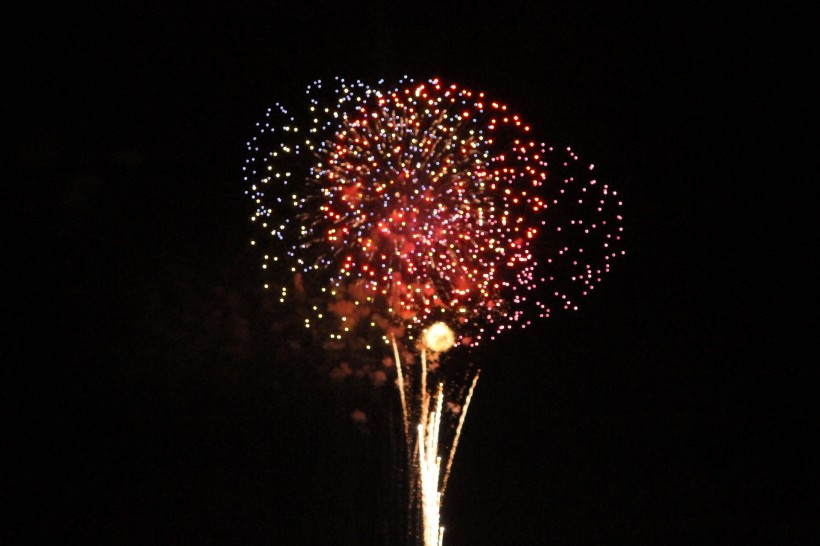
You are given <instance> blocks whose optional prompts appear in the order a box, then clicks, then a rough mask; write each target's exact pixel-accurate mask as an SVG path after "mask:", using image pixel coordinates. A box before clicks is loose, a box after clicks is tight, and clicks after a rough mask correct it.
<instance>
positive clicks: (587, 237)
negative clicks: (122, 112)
mask: <svg viewBox="0 0 820 546" xmlns="http://www.w3.org/2000/svg"><path fill="white" fill-rule="evenodd" d="M307 97H308V100H307V109H306V111H305V112H301V115H300V116H298V117H297V116H296V115H295V114H294V115H292V114H291V113H290V112H289V111H288V110H286V109H285V108H284V107H282V106H278V105H277V107H276V108H274V109H271V110H269V111H268V114H267V116H266V119H265V121H264V122H261V123H260V124H259V133H258V134H257V135H256V136H255V137H254V138H253V139H252V140H251V141H250V142H249V143H248V148H249V151H250V152H251V156H250V157H249V158H248V160H247V161H246V165H245V171H246V175H245V176H246V180H247V181H248V183H249V184H250V189H249V190H248V194H249V195H250V196H251V197H252V198H253V199H254V201H255V203H256V205H257V208H256V211H255V213H254V215H253V217H252V220H253V221H254V222H256V223H257V224H259V225H260V226H261V227H262V229H263V234H264V236H265V239H266V240H265V241H261V240H260V243H268V244H267V245H266V247H265V248H266V249H267V250H269V252H268V253H267V254H265V261H264V263H263V268H265V269H270V270H282V269H284V271H285V273H286V274H289V275H291V276H293V277H294V278H295V279H296V282H295V283H292V286H291V288H290V290H291V292H292V291H293V290H304V289H305V287H309V289H311V290H313V291H317V292H318V291H324V293H325V294H326V295H327V296H328V298H329V301H331V305H330V307H329V309H330V311H331V313H330V317H332V318H335V319H340V320H339V322H340V324H339V328H338V329H337V330H335V331H334V333H333V334H331V336H332V337H334V338H336V337H338V338H341V337H342V336H343V335H344V334H345V333H346V332H350V331H351V330H352V329H353V328H355V327H356V326H358V325H359V323H360V322H361V323H366V324H368V325H369V326H370V327H371V328H374V329H375V330H376V331H378V332H379V335H382V336H383V339H384V341H385V342H387V341H388V332H387V330H389V329H390V328H398V329H401V331H402V333H403V334H406V336H407V337H408V338H409V339H411V340H412V339H413V338H414V337H415V336H417V333H420V332H421V331H423V330H424V329H425V328H426V327H427V326H429V325H430V324H432V323H434V322H437V321H443V322H445V323H447V324H448V325H450V326H451V327H452V328H453V330H454V331H455V341H456V343H457V344H459V345H468V346H475V345H477V344H479V343H480V342H482V341H484V340H486V339H493V338H494V337H495V336H496V335H497V334H498V333H499V332H502V331H503V330H505V329H510V328H513V327H515V326H520V327H526V326H527V325H529V324H530V322H531V320H532V319H533V318H534V317H538V316H540V317H546V316H549V315H550V314H551V313H552V312H553V311H555V310H556V309H577V306H578V300H579V299H580V298H581V297H582V296H584V295H586V294H588V293H589V292H590V291H592V290H593V289H594V288H595V286H596V285H597V283H598V282H599V281H600V280H601V277H602V276H603V275H604V274H605V273H606V272H608V271H609V269H610V263H611V261H612V259H613V258H615V257H617V256H618V255H619V254H621V253H622V251H620V250H619V246H620V244H619V243H620V238H621V231H622V227H621V222H620V221H621V216H620V213H619V210H618V209H619V207H620V205H621V203H620V201H619V200H618V197H617V194H616V193H615V192H614V191H611V190H610V188H609V187H608V186H607V184H605V183H601V182H598V181H597V180H596V179H595V178H594V176H593V166H592V165H590V164H583V163H581V161H580V159H579V157H578V156H577V155H576V154H575V153H574V152H573V151H572V150H571V149H569V148H561V149H556V148H553V147H551V146H548V145H546V144H544V143H542V142H539V141H537V140H536V138H535V137H534V136H533V134H532V131H531V128H530V126H529V125H528V124H527V123H526V122H525V121H524V120H523V119H522V118H521V116H519V115H517V114H515V113H513V112H512V111H511V110H510V109H509V108H508V107H507V106H506V105H504V104H502V103H499V102H498V101H495V100H493V99H491V98H490V97H488V96H486V95H485V93H481V92H473V91H470V90H468V89H465V88H463V87H460V86H457V85H448V84H445V83H443V82H442V81H440V80H438V79H431V80H428V81H424V82H414V81H412V80H410V79H404V80H402V81H401V82H399V84H398V85H397V86H396V87H393V88H382V87H381V86H376V87H370V86H367V85H365V84H363V83H361V82H354V83H348V82H346V81H345V80H342V79H336V80H335V81H333V82H331V84H330V88H328V85H327V84H323V83H322V82H314V83H313V84H312V85H311V86H309V87H308V89H307ZM253 244H256V241H254V242H253ZM260 246H261V245H260ZM280 278H281V277H280ZM266 287H268V288H273V289H274V290H276V291H277V292H278V294H277V295H278V296H279V299H280V300H282V301H283V302H286V301H287V299H288V297H289V292H288V289H289V287H288V286H287V284H284V283H283V284H281V285H275V284H274V283H269V284H267V285H266ZM374 315H375V316H374ZM325 318H328V309H322V308H321V307H320V306H317V309H316V315H315V319H314V320H321V319H325ZM362 319H366V320H362ZM306 326H310V320H309V319H308V320H307V321H306Z"/></svg>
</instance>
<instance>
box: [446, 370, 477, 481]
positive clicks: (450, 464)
mask: <svg viewBox="0 0 820 546" xmlns="http://www.w3.org/2000/svg"><path fill="white" fill-rule="evenodd" d="M480 374H481V370H478V371H477V372H476V374H475V377H474V378H473V383H472V385H470V390H469V391H467V399H466V400H465V401H464V407H463V408H462V409H461V416H460V417H459V419H458V426H457V427H456V437H455V438H454V439H453V447H452V448H450V458H449V459H448V460H447V466H446V467H445V469H444V479H443V480H442V484H441V495H442V496H444V491H446V490H447V480H449V479H450V469H452V468H453V459H454V458H455V456H456V448H458V439H459V438H461V427H463V426H464V420H465V419H467V410H468V409H469V408H470V400H472V399H473V391H475V385H476V383H478V376H479V375H480Z"/></svg>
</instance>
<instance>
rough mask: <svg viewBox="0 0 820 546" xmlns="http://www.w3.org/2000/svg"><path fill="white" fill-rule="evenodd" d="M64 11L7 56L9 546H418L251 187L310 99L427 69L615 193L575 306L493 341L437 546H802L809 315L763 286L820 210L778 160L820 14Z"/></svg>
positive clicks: (364, 395) (381, 410)
mask: <svg viewBox="0 0 820 546" xmlns="http://www.w3.org/2000/svg"><path fill="white" fill-rule="evenodd" d="M54 4H55V5H53V6H52V5H49V3H47V2H41V3H32V5H29V6H28V7H26V8H12V9H11V11H10V13H9V14H8V15H7V21H6V23H7V24H10V26H11V28H10V30H9V31H8V32H7V33H5V35H6V38H5V40H4V41H5V42H6V46H7V47H6V48H5V49H6V55H5V57H6V60H5V61H4V72H5V73H6V76H5V78H4V79H5V80H6V85H5V87H7V91H10V94H8V95H7V96H6V98H4V99H3V101H2V108H3V111H2V112H3V120H4V125H6V126H7V131H6V132H7V133H8V134H10V135H12V138H11V139H9V140H7V143H6V146H5V148H6V152H7V153H9V152H10V153H11V155H12V162H11V164H10V165H11V167H10V170H9V171H7V172H8V173H10V175H11V176H10V177H9V179H7V181H6V183H5V184H4V195H6V197H5V198H4V201H5V204H6V206H7V207H8V208H9V210H10V211H11V214H10V215H4V216H5V218H6V224H7V225H6V227H5V229H4V231H5V234H6V236H7V237H8V240H9V242H8V243H6V245H5V246H6V247H7V249H9V252H7V255H13V256H16V257H15V258H14V259H13V260H10V261H9V262H8V263H7V264H6V267H5V268H4V269H5V274H6V275H8V277H9V279H8V280H7V283H6V300H7V305H6V308H7V309H8V310H12V312H11V313H10V315H11V317H12V321H13V322H14V325H13V327H12V329H10V330H8V332H9V334H10V336H9V340H8V341H7V342H6V343H5V344H4V345H5V350H4V351H3V353H2V354H3V360H4V364H3V367H4V369H5V374H4V375H5V376H6V377H5V380H4V381H3V388H4V390H5V391H6V395H5V396H4V404H3V405H4V407H5V409H4V410H3V411H4V413H5V416H4V421H5V424H6V427H7V428H8V429H10V430H9V434H7V435H6V440H5V441H4V443H5V444H6V446H5V448H6V450H7V451H8V452H9V453H10V459H9V460H10V461H11V463H10V464H8V465H4V466H5V468H4V473H5V477H4V485H3V491H4V495H3V496H4V497H5V499H4V500H5V502H4V505H5V507H4V513H7V514H10V515H11V517H8V518H5V517H4V519H5V520H6V522H7V523H6V524H4V525H3V526H2V527H1V528H0V536H2V537H3V540H2V541H3V542H4V543H7V544H21V543H68V542H76V541H83V542H85V543H88V544H120V543H127V544H132V543H133V544H193V543H199V544H203V543H204V544H327V545H336V544H341V545H347V544H396V543H397V542H396V538H395V528H394V526H393V525H394V523H395V514H394V513H392V512H391V508H390V503H389V501H388V499H387V498H386V497H385V495H386V493H385V491H387V490H388V489H389V488H388V487H387V486H386V485H385V477H386V476H389V475H390V472H391V469H390V460H389V439H388V436H389V434H388V433H387V432H386V431H387V430H389V426H390V423H389V416H388V414H389V413H390V412H389V411H387V410H386V408H388V406H389V405H390V404H391V403H392V404H394V403H395V398H394V397H395V392H394V391H391V390H390V388H389V387H382V388H381V389H379V388H376V387H373V386H372V385H368V384H367V382H366V381H356V380H349V381H344V382H339V381H334V380H332V379H331V378H330V375H329V373H328V367H327V366H325V365H323V364H322V358H321V356H320V355H319V356H317V353H316V350H315V348H313V349H311V348H304V347H300V346H299V344H300V342H301V341H303V338H300V337H299V336H294V335H292V334H291V333H290V331H289V330H288V329H287V326H283V319H282V317H281V316H277V314H276V311H275V308H274V307H273V306H272V305H270V302H269V301H267V300H266V296H265V294H264V293H263V291H262V290H261V284H262V277H261V275H260V270H259V256H258V255H257V254H256V253H254V252H253V251H252V250H251V249H250V248H249V246H248V244H247V243H248V241H249V239H250V238H251V236H252V235H253V233H254V231H253V229H252V225H251V223H250V222H249V221H248V218H249V216H250V215H251V214H252V211H253V208H252V204H251V203H250V202H249V201H250V200H249V199H247V197H246V196H245V195H244V190H245V189H246V188H245V186H244V183H243V181H242V172H241V167H242V164H243V162H244V160H245V157H246V150H245V142H246V141H247V139H248V138H249V137H250V136H252V134H253V132H254V124H255V122H256V121H258V120H259V119H260V118H261V116H262V115H263V113H264V111H265V109H266V108H268V107H269V106H272V105H273V103H274V102H277V101H278V102H283V103H285V104H294V105H295V104H296V102H297V101H299V100H302V97H303V95H304V87H305V85H306V84H307V83H309V82H311V81H312V80H314V79H317V78H328V77H333V76H336V75H340V76H344V77H346V78H361V79H363V80H365V81H368V82H375V81H376V80H378V79H380V78H385V79H387V80H388V81H389V80H391V79H393V80H395V79H397V78H398V77H400V76H402V75H404V74H408V75H411V76H414V77H416V78H420V79H421V78H427V77H431V76H439V77H441V78H443V79H445V80H446V81H455V82H458V83H461V84H463V85H466V86H468V87H471V88H473V89H480V90H485V91H488V92H489V93H492V95H494V96H496V97H499V98H501V99H503V100H504V101H505V102H506V103H507V104H509V105H510V106H511V107H512V108H514V109H515V110H516V111H518V112H521V113H523V114H524V115H525V116H526V118H527V119H528V120H529V121H530V122H531V123H532V125H533V127H534V128H535V131H536V132H537V133H538V134H539V136H541V137H542V138H543V139H545V140H548V141H550V142H556V143H561V144H564V145H571V146H573V149H575V150H577V151H578V152H579V153H580V154H581V157H582V159H584V160H588V161H591V162H594V163H595V164H596V170H597V172H598V176H599V177H601V178H602V179H604V178H605V179H606V180H607V182H609V183H610V184H611V185H612V186H613V187H615V188H618V189H619V190H620V191H621V195H622V197H623V200H624V202H625V205H624V206H625V213H624V216H625V222H624V225H625V240H626V244H625V248H626V250H627V256H626V258H625V259H623V260H620V261H619V262H617V263H616V264H615V266H614V268H613V273H612V274H611V275H609V276H608V277H607V278H605V279H604V282H603V283H602V284H601V286H600V287H599V289H598V290H597V291H596V292H595V293H594V294H593V295H592V296H591V297H589V298H588V299H587V300H586V301H585V302H584V304H583V306H582V308H581V310H580V311H579V312H577V313H575V314H571V315H570V314H567V315H561V314H558V315H556V316H554V317H552V318H550V319H549V320H546V321H543V322H541V323H539V324H538V325H537V326H536V327H534V328H532V329H528V330H524V331H519V332H514V333H511V334H508V335H505V336H503V337H502V338H501V339H499V340H498V341H497V342H495V343H493V344H490V345H488V346H487V347H486V350H485V351H484V352H483V353H482V354H481V356H480V361H481V367H482V379H481V381H480V382H479V386H478V389H477V392H476V396H475V399H474V401H473V406H472V407H471V410H470V417H469V419H467V423H466V426H465V430H464V436H463V439H462V444H461V446H460V449H459V452H458V455H457V457H456V463H455V466H454V473H453V476H452V480H451V482H450V485H449V487H448V491H447V496H446V498H445V505H444V511H443V517H444V524H445V526H446V529H447V531H446V533H445V544H448V545H452V546H457V545H462V544H464V545H466V544H471V545H477V544H547V543H551V544H729V543H737V542H740V541H741V540H742V539H743V538H746V537H756V538H758V539H761V540H763V542H768V543H779V544H802V543H808V542H810V541H809V540H808V537H809V536H810V533H811V525H813V521H812V520H813V519H816V511H815V510H814V509H813V508H811V504H810V503H807V502H806V500H807V498H808V497H810V496H814V497H815V500H816V493H812V492H811V486H810V483H811V480H810V479H809V478H810V476H811V475H812V473H811V472H810V470H809V469H810V464H809V462H810V458H811V457H810V454H809V453H808V451H807V450H805V449H801V446H803V445H809V444H810V443H811V442H810V438H811V437H812V436H816V432H815V431H816V428H817V426H816V419H815V418H813V417H811V416H812V411H810V410H811V408H814V409H816V406H817V402H816V400H815V399H813V398H812V397H811V396H810V393H811V392H812V389H813V387H812V386H811V385H812V383H813V381H814V379H815V375H816V373H815V372H814V370H813V366H812V365H811V360H810V359H806V358H804V357H803V356H802V355H801V354H800V350H799V348H798V347H797V345H798V343H799V340H800V339H801V338H802V339H814V338H816V329H815V328H812V327H811V326H810V324H811V322H809V323H805V322H802V321H797V320H796V319H795V318H794V317H793V318H792V319H791V322H789V323H788V324H785V323H784V322H783V321H781V319H780V318H779V317H780V316H784V317H785V316H787V315H789V313H786V311H787V310H788V308H789V306H790V305H792V303H793V301H792V300H789V297H788V296H787V295H786V294H785V293H784V294H780V295H777V294H776V288H775V287H776V286H778V285H782V283H783V282H784V280H783V279H784V278H783V277H782V276H781V273H783V272H782V271H777V270H775V268H774V267H773V266H772V264H773V263H782V262H780V257H778V256H777V253H778V252H782V253H800V255H801V256H804V257H808V256H810V255H811V252H809V251H808V249H809V248H810V249H812V250H813V249H814V248H815V247H814V245H815V244H816V237H815V239H814V240H813V241H812V246H810V247H807V248H803V247H800V248H796V249H792V250H788V246H785V247H783V246H780V240H778V237H777V236H776V235H775V232H776V230H777V229H778V228H779V226H781V225H782V224H787V226H786V228H785V229H788V230H794V231H795V232H796V231H800V230H801V229H802V224H801V222H803V220H802V219H800V218H799V217H798V216H797V215H795V214H794V213H793V210H792V209H791V208H789V205H788V204H786V203H785V202H784V201H782V200H781V198H780V197H778V195H783V194H785V193H787V192H788V191H787V189H786V188H785V187H784V184H786V182H785V181H784V180H783V178H784V177H783V176H782V175H784V174H785V170H784V168H783V167H780V166H778V161H780V159H781V158H783V157H784V155H782V154H780V150H783V149H785V148H786V144H785V142H784V141H783V140H782V138H781V137H783V138H785V137H786V135H788V134H789V133H790V131H795V130H796V129H795V126H794V124H792V119H791V118H790V117H789V116H790V115H792V114H791V113H787V112H786V108H785V107H784V104H787V103H789V102H790V101H791V100H792V93H793V92H794V90H795V89H800V88H801V87H802V86H805V85H806V83H805V78H806V76H805V73H804V72H802V71H799V70H794V71H793V70H792V68H791V66H790V65H787V64H785V63H782V62H780V61H779V60H778V59H779V58H780V56H781V55H782V56H783V58H790V59H794V58H795V56H794V55H793V53H795V52H797V51H798V49H797V45H796V44H797V41H798V40H799V39H800V38H801V37H802V36H801V33H802V31H801V30H799V28H798V26H797V24H796V23H795V21H797V20H799V19H800V18H801V16H802V17H807V15H806V14H785V13H783V12H782V11H776V10H771V11H770V12H764V11H763V10H760V11H736V12H735V11H730V10H728V9H727V10H718V9H715V8H713V7H712V6H711V3H707V2H702V3H692V4H687V5H686V6H681V7H678V8H667V7H664V8H657V7H655V8H646V7H637V6H630V5H625V4H622V3H617V4H616V3H613V4H612V5H611V6H610V7H608V8H600V7H597V6H596V7H593V6H592V5H589V6H587V5H585V4H586V3H581V5H574V6H572V7H560V6H552V7H550V5H549V4H548V3H545V2H535V1H533V2H512V3H510V2H496V3H495V6H494V7H485V8H479V7H477V5H476V4H477V3H475V2H457V3H447V6H445V7H442V6H439V5H438V3H433V2H431V3H426V2H413V3H408V4H407V5H405V6H403V7H399V6H392V5H391V3H389V2H383V3H381V4H380V5H379V6H377V7H368V8H365V7H363V6H357V5H353V4H349V3H347V2H327V3H298V5H297V4H294V5H281V4H279V3H277V2H266V3H257V2H248V3H227V2H226V3H222V4H220V3H216V2H199V3H194V2H191V3H187V2H186V3H176V2H153V1H140V0H132V1H127V2H116V3H111V2H73V3H64V4H63V3H56V2H55V3H54ZM69 4H71V5H69ZM170 4H173V5H170ZM792 16H796V17H795V18H794V19H793V18H792ZM798 114H799V113H798ZM798 114H795V116H797V115H798ZM786 126H788V127H789V130H788V131H786V132H781V130H780V129H781V127H786ZM784 161H786V162H787V161H788V160H784ZM760 187H765V188H767V191H768V192H769V194H767V195H760V194H759V193H758V190H757V189H756V188H760ZM778 188H780V189H778ZM9 190H11V191H9ZM788 193H791V192H788ZM764 224H766V225H764ZM770 228H771V229H770ZM777 248H779V250H775V249H777ZM784 269H785V268H784ZM786 278H788V277H786ZM806 305H807V304H806V303H805V302H804V303H803V304H802V305H801V306H803V307H805V306H806ZM814 323H816V319H814ZM784 325H786V326H788V329H789V333H788V334H787V335H786V336H785V337H777V335H776V333H775V332H777V331H778V330H779V329H780V328H781V327H782V326H784ZM797 328H803V329H804V330H805V329H807V328H808V329H810V330H812V335H813V336H814V338H811V337H809V338H806V337H804V335H803V334H801V333H800V330H798V329H797ZM808 335H809V334H806V336H808ZM391 401H392V402H391ZM354 410H360V411H364V412H365V413H366V414H367V416H368V421H367V423H365V424H357V423H356V422H354V420H353V419H351V413H352V412H353V411H354ZM9 521H11V522H12V524H11V525H9V524H8V522H9Z"/></svg>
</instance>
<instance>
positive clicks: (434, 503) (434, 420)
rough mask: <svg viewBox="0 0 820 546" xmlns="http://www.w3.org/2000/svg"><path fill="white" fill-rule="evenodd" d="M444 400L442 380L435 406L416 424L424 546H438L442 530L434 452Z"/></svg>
mask: <svg viewBox="0 0 820 546" xmlns="http://www.w3.org/2000/svg"><path fill="white" fill-rule="evenodd" d="M443 401H444V383H439V385H438V392H437V393H436V409H435V410H433V411H432V412H430V415H429V416H428V419H427V425H426V426H424V425H422V424H421V423H419V425H418V434H419V442H418V445H419V482H420V486H421V510H422V515H423V517H422V525H423V532H424V544H425V546H441V544H442V542H443V535H444V529H443V528H442V527H441V526H440V524H439V523H440V521H441V515H440V511H441V492H440V491H439V488H438V484H439V476H440V474H441V457H439V455H438V441H439V432H440V430H441V408H442V403H443Z"/></svg>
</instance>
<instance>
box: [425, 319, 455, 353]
mask: <svg viewBox="0 0 820 546" xmlns="http://www.w3.org/2000/svg"><path fill="white" fill-rule="evenodd" d="M455 343H456V336H455V334H453V331H452V330H451V329H450V327H449V326H447V325H446V324H444V323H443V322H436V323H433V324H432V325H431V326H430V327H429V328H427V329H426V330H425V331H424V344H425V346H426V347H427V348H428V349H430V350H431V351H433V352H436V353H443V352H444V351H446V350H447V349H449V348H450V347H452V346H453V345H455Z"/></svg>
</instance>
